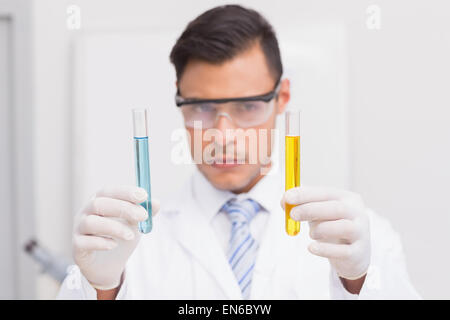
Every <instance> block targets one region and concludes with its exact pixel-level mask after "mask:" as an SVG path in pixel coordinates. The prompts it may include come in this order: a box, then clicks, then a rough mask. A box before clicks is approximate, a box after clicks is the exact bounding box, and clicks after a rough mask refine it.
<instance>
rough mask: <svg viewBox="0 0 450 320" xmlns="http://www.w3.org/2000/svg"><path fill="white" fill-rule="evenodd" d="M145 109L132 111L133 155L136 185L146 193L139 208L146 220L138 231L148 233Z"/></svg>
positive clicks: (148, 172)
mask: <svg viewBox="0 0 450 320" xmlns="http://www.w3.org/2000/svg"><path fill="white" fill-rule="evenodd" d="M147 124H148V122H147V109H133V131H134V151H135V152H134V155H135V168H136V184H137V185H138V187H141V188H143V189H145V191H147V194H148V197H147V200H146V201H144V202H142V203H141V206H143V207H144V208H145V210H147V212H148V218H147V220H145V221H141V222H139V231H140V232H141V233H149V232H150V231H151V230H152V225H153V224H152V202H151V192H150V191H151V190H150V161H149V155H148V125H147Z"/></svg>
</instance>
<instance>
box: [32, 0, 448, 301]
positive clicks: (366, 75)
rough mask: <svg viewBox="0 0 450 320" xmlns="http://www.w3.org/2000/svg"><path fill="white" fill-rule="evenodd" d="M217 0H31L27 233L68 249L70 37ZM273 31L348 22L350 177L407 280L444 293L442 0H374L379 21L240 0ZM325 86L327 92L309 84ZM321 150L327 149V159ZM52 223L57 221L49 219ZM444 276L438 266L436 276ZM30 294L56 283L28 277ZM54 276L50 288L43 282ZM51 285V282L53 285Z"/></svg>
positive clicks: (325, 5) (353, 7)
mask: <svg viewBox="0 0 450 320" xmlns="http://www.w3.org/2000/svg"><path fill="white" fill-rule="evenodd" d="M218 3H224V1H220V2H218V1H196V2H195V6H194V5H192V2H185V1H169V0H168V1H164V2H159V1H158V2H156V1H138V0H127V1H111V0H96V1H92V0H79V1H75V0H74V1H68V0H40V1H35V2H34V13H33V17H34V18H33V22H32V23H33V24H34V33H33V36H34V42H33V44H34V48H33V54H34V65H35V70H34V76H33V82H34V90H35V96H34V99H35V100H34V101H35V106H36V110H35V119H34V120H35V127H34V130H35V135H34V141H33V144H34V146H35V148H34V150H35V151H34V152H35V154H34V156H35V159H36V162H35V192H36V194H35V199H36V202H35V209H36V222H37V230H36V233H37V236H38V238H39V239H40V240H41V242H42V243H43V244H44V245H46V246H47V247H49V248H51V249H53V250H55V251H57V252H61V253H66V254H69V253H70V232H71V218H72V215H73V213H74V212H73V210H72V208H73V207H74V206H75V205H76V204H75V203H74V202H73V197H72V195H73V194H72V191H73V190H72V189H71V188H72V181H71V180H70V179H71V168H72V167H73V165H74V164H73V160H72V159H73V158H72V153H71V152H72V149H71V144H70V141H71V132H72V129H73V128H72V127H71V126H72V120H71V117H72V116H73V110H72V108H73V107H74V104H73V98H74V97H73V96H72V91H71V88H73V79H74V75H73V71H74V70H73V69H72V67H73V55H72V54H73V50H72V49H73V48H72V45H73V43H74V42H73V40H74V37H75V36H77V33H78V35H79V33H80V32H84V31H99V32H100V31H102V32H103V31H108V32H109V31H115V32H117V31H133V30H134V31H136V30H138V31H149V30H151V31H154V30H167V29H170V30H179V31H180V32H181V30H182V29H183V28H184V26H185V24H186V23H187V22H188V21H189V20H190V19H192V18H193V17H195V16H196V15H197V14H199V13H200V12H202V11H203V10H204V9H206V8H209V7H212V6H214V5H217V4H218ZM244 3H245V4H248V5H249V6H252V7H254V8H257V9H259V10H260V11H262V13H264V14H265V15H266V16H267V17H268V18H269V20H270V21H271V22H272V23H273V24H274V26H275V28H276V29H277V30H278V31H279V33H280V36H281V37H282V36H283V35H282V30H283V32H287V31H286V30H290V31H291V32H292V30H294V32H295V28H296V26H298V23H301V22H302V21H315V22H317V23H320V22H321V21H330V20H336V21H343V22H344V23H345V24H346V25H347V26H348V35H347V36H348V45H349V47H348V66H349V68H348V71H347V72H348V83H349V89H348V90H349V92H348V93H349V108H350V110H351V113H350V114H349V123H350V124H349V127H348V129H349V130H350V133H351V136H350V140H349V145H350V151H351V155H352V157H351V159H350V163H349V168H350V171H349V176H350V177H349V179H350V187H351V188H352V189H353V190H355V191H357V192H360V193H362V194H363V196H364V198H365V200H366V202H367V204H368V205H369V206H371V207H373V208H375V209H376V210H377V211H378V212H379V213H380V214H382V215H383V216H386V217H388V218H389V219H390V220H391V221H392V223H393V225H394V227H395V228H396V229H397V230H398V231H399V232H400V234H401V236H402V238H403V242H404V247H405V251H406V258H407V262H408V267H409V270H410V274H411V278H412V280H413V283H414V284H415V285H416V287H417V288H418V290H419V292H420V293H421V294H422V295H423V296H424V297H425V298H435V297H436V298H449V295H448V293H447V290H446V288H447V287H448V286H450V277H448V276H445V275H446V270H448V269H449V268H450V258H449V255H448V253H447V251H448V250H446V244H447V243H449V242H450V233H448V232H446V230H447V229H448V228H449V227H450V221H449V204H448V201H447V200H446V195H447V192H446V191H447V190H448V187H447V183H446V182H447V181H448V178H449V176H450V168H449V166H448V165H447V164H448V163H449V160H450V159H449V157H450V151H449V150H450V148H449V147H450V146H449V137H450V129H449V128H450V127H449V126H448V125H446V120H447V119H448V118H449V116H450V112H449V109H448V107H449V102H450V99H449V97H448V94H447V93H446V88H447V86H448V83H449V81H448V80H449V79H448V77H449V76H448V75H449V72H448V71H450V70H449V62H448V61H447V60H448V58H447V57H448V56H450V48H449V43H450V42H449V41H448V40H449V31H448V30H450V19H448V17H449V12H450V8H449V5H448V2H447V1H445V0H442V1H437V0H436V1H433V2H432V5H431V4H430V2H429V1H425V0H415V1H407V0H398V1H387V0H380V1H376V2H375V3H377V4H379V6H380V8H381V9H382V28H381V30H378V31H370V30H368V29H367V28H366V25H365V19H366V8H367V6H368V5H369V4H372V3H374V1H363V0H353V1H345V2H342V1H332V0H327V1H313V0H303V1H277V2H273V1H245V2H244ZM69 4H77V5H79V7H80V8H81V10H82V20H81V23H82V24H81V27H82V30H81V31H69V30H67V29H66V27H65V26H66V7H67V5H69ZM316 94H317V95H320V94H323V95H326V92H323V93H321V92H317V93H316ZM330 161H331V160H330ZM55 226H58V227H55ZM443 275H444V276H443ZM39 284H40V285H39V288H38V292H37V296H38V297H40V298H43V297H52V295H53V294H54V292H55V290H56V288H57V287H56V286H55V285H54V284H52V282H51V281H50V280H48V279H46V278H45V277H41V279H40V280H39ZM52 285H53V287H52ZM52 288H53V289H52Z"/></svg>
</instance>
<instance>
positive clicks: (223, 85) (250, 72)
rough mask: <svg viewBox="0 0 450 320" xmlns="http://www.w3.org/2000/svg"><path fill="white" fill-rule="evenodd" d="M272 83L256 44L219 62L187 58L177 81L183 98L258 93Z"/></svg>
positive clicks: (272, 80)
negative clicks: (231, 57)
mask: <svg viewBox="0 0 450 320" xmlns="http://www.w3.org/2000/svg"><path fill="white" fill-rule="evenodd" d="M274 85H275V80H274V77H273V75H272V73H271V72H270V70H269V67H268V64H267V62H266V57H265V55H264V53H263V51H262V49H261V47H260V46H259V44H255V45H253V46H251V47H250V48H249V49H247V50H245V51H243V52H242V53H240V54H238V55H236V56H235V57H234V58H233V59H231V60H228V61H225V62H223V63H220V64H212V63H208V62H205V61H201V60H190V61H189V62H188V63H187V64H186V67H185V69H184V72H183V75H182V76H181V78H180V80H179V81H178V87H179V89H180V92H181V95H182V96H183V97H185V98H204V99H213V98H233V97H243V96H253V95H259V94H263V93H266V92H268V91H270V90H272V89H273V87H274Z"/></svg>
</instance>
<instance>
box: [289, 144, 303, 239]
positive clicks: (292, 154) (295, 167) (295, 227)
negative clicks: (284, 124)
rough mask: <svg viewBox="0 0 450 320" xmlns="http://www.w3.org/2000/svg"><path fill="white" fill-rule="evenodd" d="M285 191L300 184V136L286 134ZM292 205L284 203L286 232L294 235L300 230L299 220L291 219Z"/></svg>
mask: <svg viewBox="0 0 450 320" xmlns="http://www.w3.org/2000/svg"><path fill="white" fill-rule="evenodd" d="M285 145H286V168H285V171H286V177H285V191H286V190H289V189H292V188H295V187H299V186H300V136H286V137H285ZM292 207H293V206H292V205H288V204H286V207H285V211H286V232H287V234H288V235H290V236H295V235H296V234H298V233H299V232H300V221H295V220H293V219H291V216H290V213H291V209H292Z"/></svg>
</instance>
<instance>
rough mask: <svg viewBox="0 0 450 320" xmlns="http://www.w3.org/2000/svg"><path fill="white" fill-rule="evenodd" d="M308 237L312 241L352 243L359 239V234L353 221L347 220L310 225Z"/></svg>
mask: <svg viewBox="0 0 450 320" xmlns="http://www.w3.org/2000/svg"><path fill="white" fill-rule="evenodd" d="M309 235H310V237H311V238H312V239H314V240H328V241H329V242H330V241H331V242H333V241H340V240H344V241H348V242H349V243H352V242H354V241H356V240H357V239H358V238H359V232H358V230H357V228H356V225H355V223H354V222H353V221H351V220H347V219H341V220H334V221H323V222H316V223H311V224H310V228H309Z"/></svg>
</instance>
